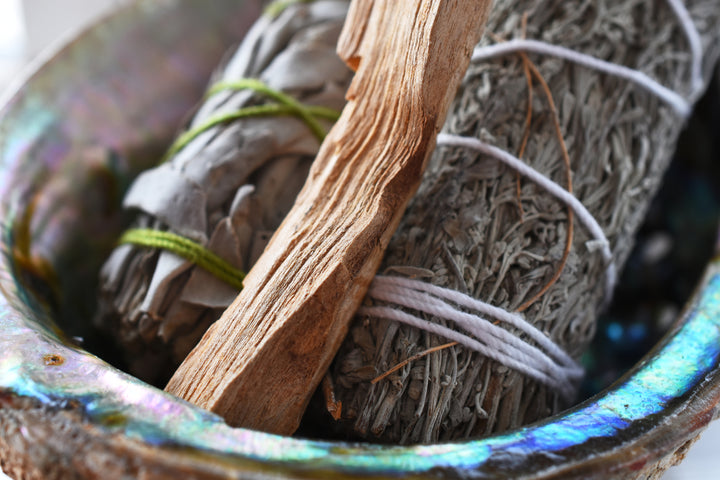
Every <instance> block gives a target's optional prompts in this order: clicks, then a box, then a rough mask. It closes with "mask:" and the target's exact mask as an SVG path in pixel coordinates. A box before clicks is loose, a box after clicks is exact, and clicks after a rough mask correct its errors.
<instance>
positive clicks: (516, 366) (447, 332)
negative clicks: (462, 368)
mask: <svg viewBox="0 0 720 480" xmlns="http://www.w3.org/2000/svg"><path fill="white" fill-rule="evenodd" d="M358 313H359V314H360V315H367V316H369V317H373V318H385V319H387V320H394V321H396V322H401V323H404V324H406V325H410V326H412V327H415V328H419V329H421V330H425V331H427V332H430V333H434V334H435V335H438V336H441V337H445V338H447V339H449V340H453V341H455V342H458V343H459V344H461V345H463V346H465V347H467V348H469V349H471V350H475V351H476V352H478V353H480V354H482V355H484V356H486V357H488V358H490V359H492V360H495V361H496V362H498V363H500V364H502V365H505V366H506V367H509V368H512V369H513V370H516V371H518V372H520V373H522V374H524V375H527V376H528V377H530V378H532V379H535V380H537V381H538V382H540V383H543V384H545V385H549V386H550V387H553V388H555V389H557V390H558V391H559V392H560V393H561V394H562V395H563V396H564V397H565V398H567V399H569V398H570V397H571V396H572V390H573V389H572V387H571V385H573V383H570V382H568V381H567V380H568V378H567V376H566V375H563V376H560V377H557V376H551V375H549V374H548V373H546V372H544V371H542V370H540V369H538V368H537V367H536V366H535V364H534V363H533V362H523V361H521V360H519V359H518V358H516V357H515V356H510V355H506V354H505V353H503V352H502V351H501V349H500V348H499V345H498V344H496V343H493V342H490V344H486V343H481V342H480V341H479V340H476V339H474V338H471V337H468V336H467V335H464V334H462V333H460V332H458V331H456V330H453V329H451V328H448V327H445V326H443V325H440V324H437V323H433V322H429V321H427V320H423V319H422V318H419V317H416V316H414V315H411V314H409V313H407V312H404V311H402V310H399V309H397V308H393V307H384V306H363V307H361V308H360V309H359V310H358ZM483 341H487V340H486V339H483ZM553 375H557V372H554V373H553Z"/></svg>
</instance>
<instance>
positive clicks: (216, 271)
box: [118, 228, 245, 290]
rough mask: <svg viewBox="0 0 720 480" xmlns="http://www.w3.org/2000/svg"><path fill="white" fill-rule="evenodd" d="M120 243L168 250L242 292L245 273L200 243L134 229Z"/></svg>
mask: <svg viewBox="0 0 720 480" xmlns="http://www.w3.org/2000/svg"><path fill="white" fill-rule="evenodd" d="M118 243H121V244H132V245H137V246H140V247H148V248H160V249H163V250H168V251H170V252H172V253H175V254H177V255H179V256H180V257H182V258H184V259H185V260H188V261H190V262H192V263H194V264H195V265H197V266H199V267H201V268H203V269H205V270H207V271H208V272H209V273H211V274H213V275H214V276H215V277H217V278H218V279H220V280H222V281H224V282H226V283H227V284H229V285H232V286H233V287H235V288H236V289H238V290H242V286H243V285H242V282H243V279H244V278H245V272H243V271H242V270H240V269H237V268H235V267H233V266H232V265H230V264H229V263H228V262H226V261H225V260H223V259H222V258H220V257H219V256H217V255H216V254H214V253H213V252H211V251H210V250H208V249H207V248H205V247H204V246H202V245H200V244H199V243H197V242H194V241H192V240H190V239H188V238H185V237H183V236H181V235H177V234H175V233H172V232H164V231H160V230H153V229H150V228H133V229H130V230H127V231H126V232H125V233H124V234H123V236H122V237H120V240H119V242H118Z"/></svg>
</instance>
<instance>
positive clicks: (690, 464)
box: [0, 0, 720, 480]
mask: <svg viewBox="0 0 720 480" xmlns="http://www.w3.org/2000/svg"><path fill="white" fill-rule="evenodd" d="M124 1H125V0H0V93H1V92H2V91H4V90H5V89H6V88H8V85H9V84H11V83H12V82H13V81H16V80H17V78H18V77H19V72H20V71H21V69H22V67H23V66H24V65H25V64H26V63H27V62H28V61H29V60H30V59H32V58H34V57H35V56H36V55H37V54H38V53H39V52H40V51H41V50H43V49H45V48H47V47H48V45H51V44H53V43H55V42H58V41H61V40H59V39H62V38H67V37H68V36H69V35H72V33H73V32H76V31H77V30H78V29H81V28H83V27H84V26H86V25H87V24H88V23H89V22H91V21H92V20H94V19H95V18H97V17H98V16H100V15H102V14H103V13H104V12H107V11H108V10H109V9H111V8H112V7H113V6H116V5H118V4H120V3H123V2H124ZM239 1H240V0H239ZM0 97H2V95H1V94H0ZM0 354H1V353H0ZM719 447H720V422H715V423H714V424H712V425H711V427H710V428H709V429H708V430H707V431H706V432H705V434H704V435H703V437H702V439H701V440H700V441H699V442H698V443H696V444H695V446H694V447H693V448H692V449H691V450H690V453H689V454H688V456H687V458H686V459H685V461H684V462H683V463H682V464H681V465H680V466H678V467H673V468H671V469H670V470H669V471H668V472H667V473H666V474H665V476H664V477H663V478H664V479H665V480H681V479H682V480H685V479H696V478H697V479H708V478H720V475H718V474H717V472H716V471H717V469H718V467H719V466H720V459H718V458H717V457H718V456H720V448H719ZM0 480H9V479H8V477H7V476H5V475H4V474H3V473H2V472H0Z"/></svg>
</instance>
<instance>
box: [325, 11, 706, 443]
mask: <svg viewBox="0 0 720 480" xmlns="http://www.w3.org/2000/svg"><path fill="white" fill-rule="evenodd" d="M674 3H677V2H664V1H656V0H631V1H628V0H610V1H605V2H593V1H588V0H573V1H555V0H549V1H542V2H530V1H519V2H518V1H512V2H511V1H508V0H498V1H496V2H495V5H494V7H493V9H492V13H491V17H490V20H489V23H488V31H489V32H493V33H494V34H495V35H494V36H486V38H485V39H484V40H483V41H482V42H481V44H480V47H482V46H487V45H489V44H491V43H497V42H499V43H500V44H502V42H503V41H504V40H511V39H518V38H523V37H524V36H526V37H527V38H529V39H537V40H542V41H544V42H547V43H549V44H553V45H558V46H564V47H567V48H569V49H572V50H574V51H577V52H582V53H585V54H589V55H592V56H593V57H596V58H599V59H603V60H605V61H607V62H612V63H613V64H617V65H622V66H626V67H629V68H632V69H634V70H638V71H640V72H643V73H644V74H646V75H648V76H649V77H651V78H652V79H654V80H655V81H656V82H658V83H659V84H661V85H663V86H665V87H667V88H668V89H671V90H673V91H675V92H678V93H679V94H680V95H682V96H684V97H686V98H688V97H689V98H690V99H691V100H695V99H696V95H697V93H698V90H697V89H696V88H695V87H697V85H693V84H692V83H693V82H692V78H693V70H694V67H693V65H694V56H693V45H692V38H690V37H691V35H688V33H687V31H686V30H685V29H684V28H683V19H682V18H681V16H682V15H679V14H678V13H677V12H676V11H675V9H674V8H675V6H676V5H674ZM681 7H682V5H681ZM687 8H688V10H689V13H690V19H691V21H692V22H693V23H694V25H695V26H696V28H697V30H698V31H699V34H700V40H701V48H702V51H703V52H704V54H703V56H702V59H700V58H698V60H701V61H702V64H701V65H700V66H702V72H705V73H706V74H709V72H710V71H711V70H712V66H713V65H714V63H715V61H716V59H717V56H718V36H719V35H720V28H719V25H720V23H719V20H720V19H719V18H718V14H719V12H720V3H719V2H718V1H716V0H699V1H689V2H687ZM523 14H526V15H527V20H528V21H527V26H526V27H525V26H524V22H523ZM524 55H526V56H525V58H523V56H524ZM530 60H532V61H533V62H535V64H536V65H537V71H538V74H539V75H535V74H533V73H532V70H533V68H534V65H533V64H532V63H531V62H530ZM540 77H542V78H543V79H544V80H542V79H541V78H540ZM696 80H697V79H696ZM543 81H546V82H547V84H548V87H549V93H550V94H551V95H550V96H551V98H552V99H553V100H554V104H555V107H554V108H553V107H551V106H550V99H549V98H548V95H546V94H544V93H543V92H542V89H541V86H542V83H543ZM695 83H697V81H696V82H695ZM700 83H702V82H700ZM529 84H532V85H533V86H532V90H531V91H529V89H528V85H529ZM529 95H531V96H529ZM528 98H529V99H530V100H529V102H528ZM528 103H530V105H528ZM529 110H530V113H529ZM555 119H557V121H558V126H559V129H556V128H555V125H554V123H555V122H554V120H555ZM526 125H528V127H527V128H528V129H529V130H528V131H529V132H530V133H529V135H526V134H525V132H526ZM682 126H683V118H682V117H681V116H679V115H678V114H677V112H676V111H675V110H674V109H673V108H672V107H670V106H669V105H668V104H667V103H666V102H665V101H664V100H662V99H660V98H658V97H657V96H656V95H655V94H653V93H651V92H648V91H647V90H646V89H643V88H640V87H639V86H638V85H637V84H635V83H633V82H631V81H628V80H627V79H622V78H619V77H618V76H614V75H611V74H607V73H601V72H598V71H597V70H596V69H593V68H588V67H586V66H580V65H577V64H574V63H573V62H571V61H568V60H566V59H561V58H557V57H556V56H553V55H548V54H545V55H538V54H533V53H528V54H524V53H508V54H505V55H503V56H502V57H500V58H494V59H486V60H483V61H474V62H472V63H471V66H470V68H469V70H468V72H467V75H466V78H465V80H464V82H463V85H462V87H461V90H460V92H459V93H458V95H457V97H456V99H455V102H454V104H453V106H452V107H451V110H450V113H449V116H448V120H447V122H446V124H445V131H446V132H447V133H452V134H459V135H464V136H468V137H472V138H473V139H480V140H483V141H484V142H486V143H487V144H490V145H493V146H496V147H499V148H500V149H502V150H505V151H507V152H511V153H513V154H514V155H517V156H519V157H521V158H522V159H523V160H524V161H525V162H527V164H529V165H530V166H532V167H533V168H534V169H535V170H537V171H538V172H541V173H542V174H544V175H545V176H547V177H549V178H550V179H552V180H553V181H554V182H555V183H556V184H558V185H560V186H562V187H563V188H567V186H568V183H567V181H568V180H567V179H568V176H569V172H568V166H566V165H564V163H563V152H562V149H563V148H562V147H563V142H564V144H565V145H566V147H567V151H568V157H569V160H570V163H569V171H570V172H571V174H572V182H571V184H570V185H571V186H572V189H573V193H574V195H575V196H576V197H577V199H579V200H580V201H581V202H582V204H584V205H585V207H586V208H587V209H588V211H589V212H590V213H591V215H592V216H593V217H595V219H596V220H597V222H598V223H599V225H600V226H601V228H602V230H603V231H604V233H605V236H606V237H607V239H608V240H609V247H610V249H611V252H612V259H613V261H614V264H615V265H616V266H618V267H619V266H620V265H622V263H623V262H624V261H625V259H626V258H627V256H628V254H629V251H630V249H631V246H632V243H633V235H634V232H635V231H636V229H637V228H638V226H639V223H640V222H641V220H642V219H643V216H644V212H645V210H646V208H647V206H648V203H649V201H650V199H651V197H652V196H653V194H654V192H655V191H656V189H657V188H658V185H659V183H660V180H661V175H662V172H663V171H664V170H665V168H666V166H667V165H668V163H669V160H670V158H671V156H672V153H673V151H674V149H675V148H674V147H675V142H676V139H677V137H678V134H679V132H680V130H681V128H682ZM557 130H559V131H560V133H561V135H560V137H561V138H558V134H557ZM526 137H527V138H526ZM561 140H562V141H561ZM520 152H523V153H520ZM518 182H519V183H518ZM568 246H569V248H568ZM599 247H602V245H600V244H599V242H598V241H597V239H595V238H594V237H592V236H591V235H590V234H589V232H588V230H587V229H586V228H585V227H584V226H583V225H581V224H578V222H577V221H575V222H574V223H573V221H572V220H571V213H569V209H568V208H567V207H566V206H565V205H564V204H563V203H562V202H561V201H559V200H558V199H557V198H556V197H555V196H553V195H551V194H549V193H548V192H547V191H546V190H544V189H543V188H540V187H539V186H538V185H537V184H536V183H534V182H532V181H529V180H526V179H519V180H518V177H517V174H516V172H515V171H513V170H511V169H509V168H507V167H506V166H505V165H503V164H502V163H501V162H499V161H498V160H497V159H496V158H493V157H491V156H489V155H487V154H480V153H477V152H475V151H472V150H469V149H467V148H458V147H448V146H440V147H439V148H438V149H437V150H436V152H435V155H434V157H433V158H432V160H431V163H430V165H429V167H428V170H427V172H426V175H425V177H424V180H423V183H422V185H421V187H420V189H419V191H418V193H417V195H416V196H415V198H414V200H413V201H412V203H411V205H410V207H409V209H408V211H407V212H406V214H405V216H404V218H403V220H402V222H401V225H400V228H399V229H398V232H397V233H396V235H395V237H394V239H393V241H392V242H391V244H390V247H389V249H388V251H387V252H386V256H385V260H384V266H383V267H382V272H381V273H384V274H385V275H386V276H389V277H402V278H411V279H414V280H420V281H423V282H426V283H428V284H432V285H436V286H442V287H448V288H450V289H453V290H455V291H457V292H459V293H461V294H467V295H468V296H470V297H473V298H474V299H479V300H482V301H483V302H486V303H488V304H491V305H492V306H495V307H500V308H502V309H504V310H506V311H508V312H518V311H522V313H521V315H522V316H524V318H525V320H526V321H527V322H529V323H530V324H532V325H533V326H534V327H535V328H536V329H537V330H539V331H541V332H544V334H545V335H547V337H548V338H549V339H551V340H552V341H553V342H554V343H555V344H556V345H558V346H559V347H561V348H562V349H563V350H564V351H566V352H567V353H568V354H569V355H570V356H572V357H573V358H575V359H579V357H580V356H581V354H582V353H583V351H584V350H585V349H586V347H587V345H588V343H589V342H590V340H591V338H592V336H593V334H594V331H595V321H596V318H597V315H598V312H599V311H600V309H601V305H602V303H603V301H604V298H605V296H606V295H608V294H609V292H606V291H605V289H604V285H605V283H606V282H605V279H606V277H607V273H608V263H607V261H606V260H605V259H604V258H603V256H602V255H601V254H600V253H601V252H600V251H599ZM557 272H559V275H558V274H557ZM376 281H377V280H376ZM378 285H379V284H378ZM385 285H386V283H383V286H385ZM372 288H373V287H371V295H370V296H371V300H370V303H371V304H372V306H371V307H372V308H368V309H367V311H368V312H373V311H376V312H377V311H381V310H379V309H378V307H379V308H385V310H382V311H383V312H387V311H388V308H391V309H392V310H393V312H395V313H396V314H397V315H396V316H397V317H398V318H401V317H402V316H403V315H404V316H405V317H407V316H409V314H412V315H413V316H415V317H416V318H421V319H423V320H427V321H430V322H432V323H433V324H440V325H442V326H446V327H451V328H452V327H453V324H451V323H450V322H448V321H445V320H443V319H442V318H439V317H438V316H437V315H432V314H428V313H423V312H418V311H416V309H414V308H411V307H409V306H408V305H410V304H411V303H412V302H407V303H406V304H405V305H392V304H388V303H387V302H384V301H382V300H378V297H381V296H382V295H373V294H372ZM382 288H383V287H382V286H380V285H379V286H378V291H380V292H381V293H382ZM415 293H418V292H415ZM423 295H424V293H423ZM372 297H374V298H372ZM419 298H420V297H419ZM423 298H429V297H428V296H427V295H424V297H423ZM432 300H433V301H437V300H438V299H437V298H432ZM415 303H419V302H417V301H416V302H415ZM433 305H434V304H433ZM458 311H459V313H458V315H463V314H465V313H467V312H466V311H465V310H464V308H460V309H459V310H458ZM398 312H399V313H398ZM488 320H489V322H491V323H492V322H493V321H494V320H495V319H494V318H488ZM495 323H496V324H497V325H496V326H498V327H500V328H505V329H507V331H508V332H509V333H511V334H512V335H514V336H516V337H517V338H520V339H521V340H523V341H524V342H527V343H529V344H531V345H533V346H535V345H537V344H536V343H535V341H534V340H532V339H530V337H529V335H528V334H526V333H525V332H524V331H521V330H519V329H517V328H515V327H506V326H504V324H503V323H502V322H501V321H500V320H497V321H496V322H495ZM478 340H480V341H482V340H483V339H482V338H478ZM407 360H410V361H409V362H407ZM398 366H399V367H400V368H397V369H395V368H393V367H398ZM388 371H389V372H391V373H389V374H387V375H384V372H388ZM331 372H332V376H333V378H334V381H335V389H336V391H335V394H336V398H337V400H338V401H340V402H342V419H341V422H344V423H342V424H341V425H340V426H339V430H340V432H342V433H341V434H344V435H353V436H355V437H360V438H364V439H369V440H374V441H378V440H379V441H383V442H391V443H404V444H405V443H418V442H420V443H431V442H437V441H451V440H456V439H463V438H468V437H476V436H483V435H487V434H491V433H493V432H498V431H503V430H506V429H509V428H513V427H517V426H520V425H523V424H526V423H528V422H532V421H534V420H537V419H540V418H543V417H546V416H548V415H550V414H552V413H553V412H557V411H558V410H559V409H561V408H562V407H564V406H567V405H568V404H569V402H570V401H572V398H567V399H565V400H563V399H562V397H561V392H560V391H559V389H557V388H554V387H550V386H548V385H547V384H545V383H543V382H539V381H537V380H536V379H533V378H531V377H529V376H528V375H525V374H523V373H521V372H519V371H517V370H515V369H512V368H508V367H507V366H506V365H504V364H502V363H500V362H498V361H495V360H491V359H490V358H488V357H487V356H484V355H481V354H479V353H477V352H475V351H473V350H471V349H469V348H466V347H463V346H461V345H457V344H455V342H450V340H449V339H448V338H447V337H443V336H440V335H437V334H433V333H430V332H427V331H424V330H421V329H418V328H415V327H411V326H408V325H403V324H400V323H397V322H395V321H392V320H388V319H387V317H386V318H381V317H379V316H373V315H359V316H358V317H357V319H356V321H355V323H354V325H352V326H351V329H350V333H349V335H348V337H347V339H346V342H345V344H344V345H343V346H342V347H341V349H340V352H339V353H338V355H337V357H336V359H335V363H334V366H333V368H332V370H331ZM577 386H578V385H577V383H575V384H568V385H567V387H568V389H569V390H571V391H574V390H575V389H576V388H577ZM336 426H337V425H336Z"/></svg>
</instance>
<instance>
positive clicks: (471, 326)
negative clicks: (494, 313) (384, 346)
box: [368, 277, 574, 372]
mask: <svg viewBox="0 0 720 480" xmlns="http://www.w3.org/2000/svg"><path fill="white" fill-rule="evenodd" d="M389 279H390V282H378V283H376V282H373V285H372V286H371V288H370V291H369V292H368V294H369V295H370V297H371V298H372V299H373V300H381V301H384V302H389V303H392V304H394V305H399V306H401V307H406V308H412V309H415V310H418V311H420V312H422V313H427V314H429V315H434V316H436V317H438V318H444V319H446V320H450V321H452V322H454V323H456V324H457V325H458V326H460V327H461V328H462V329H463V330H466V331H467V332H469V333H471V334H473V335H474V337H475V338H481V339H483V341H484V342H487V343H492V344H493V346H494V347H495V348H496V349H497V350H500V351H502V352H503V353H506V354H508V355H514V356H515V358H517V359H518V360H520V361H522V362H532V363H533V364H535V365H539V366H542V367H543V371H545V372H552V371H556V370H563V369H564V368H563V365H560V364H556V363H554V362H553V360H552V359H551V358H550V357H549V356H548V355H546V354H545V353H543V352H542V351H540V350H539V349H538V348H537V347H535V346H533V345H530V344H529V343H527V342H524V341H522V340H521V339H520V338H518V337H516V336H515V335H513V334H512V333H510V332H509V331H507V330H505V329H504V328H501V327H499V326H497V325H493V324H492V323H490V322H488V321H487V320H486V319H485V318H482V317H479V316H477V315H473V314H470V313H467V312H464V311H462V310H459V309H457V308H455V307H453V306H452V305H450V304H448V303H446V302H444V301H442V300H440V299H438V298H433V297H432V296H430V295H428V294H426V293H421V292H418V291H416V290H413V289H410V288H405V287H402V286H399V285H397V286H393V285H392V283H391V282H392V277H389ZM411 281H412V280H411ZM383 283H385V284H383ZM388 283H390V285H387V284H388ZM418 283H422V282H418ZM381 284H382V285H381ZM571 365H572V366H574V362H572V361H571Z"/></svg>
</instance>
